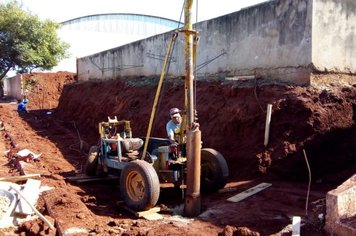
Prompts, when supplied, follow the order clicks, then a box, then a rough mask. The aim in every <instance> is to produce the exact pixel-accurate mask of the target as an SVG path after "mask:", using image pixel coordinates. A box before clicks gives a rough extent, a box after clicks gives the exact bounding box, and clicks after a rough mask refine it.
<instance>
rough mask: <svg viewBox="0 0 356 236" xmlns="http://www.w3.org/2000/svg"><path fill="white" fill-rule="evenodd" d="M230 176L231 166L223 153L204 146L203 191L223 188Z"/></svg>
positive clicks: (202, 156) (214, 190) (201, 182)
mask: <svg viewBox="0 0 356 236" xmlns="http://www.w3.org/2000/svg"><path fill="white" fill-rule="evenodd" d="M228 176H229V167H228V166H227V163H226V160H225V158H224V157H223V155H221V153H219V152H218V151H216V150H214V149H211V148H203V149H202V150H201V179H200V187H201V191H202V192H203V193H209V192H216V191H218V190H219V189H222V188H223V187H224V186H225V184H226V181H227V178H228Z"/></svg>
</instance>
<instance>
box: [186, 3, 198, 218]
mask: <svg viewBox="0 0 356 236" xmlns="http://www.w3.org/2000/svg"><path fill="white" fill-rule="evenodd" d="M192 5H193V0H185V4H184V22H185V27H184V29H183V30H182V31H183V32H184V33H185V37H184V38H185V44H184V57H185V72H186V75H185V89H186V95H185V99H187V101H185V104H186V105H187V107H186V112H187V121H186V127H185V130H186V132H187V142H186V143H187V147H186V148H187V179H186V182H187V191H186V195H185V201H184V214H185V215H186V216H188V217H194V216H197V215H199V214H200V211H201V197H200V174H201V167H200V165H201V154H200V151H201V150H200V149H201V131H200V129H199V124H198V123H197V122H196V112H195V111H196V110H195V102H194V98H195V96H194V92H195V91H194V86H193V84H194V83H193V81H194V74H193V72H194V58H193V51H194V50H193V39H194V36H196V34H197V33H196V31H194V30H193V25H192V22H191V18H192V17H191V16H192Z"/></svg>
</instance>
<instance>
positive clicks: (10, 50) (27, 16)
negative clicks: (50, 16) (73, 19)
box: [0, 1, 69, 80]
mask: <svg viewBox="0 0 356 236" xmlns="http://www.w3.org/2000/svg"><path fill="white" fill-rule="evenodd" d="M59 26H60V25H59V24H57V23H55V22H53V21H50V20H44V21H41V20H40V19H39V18H38V16H36V15H32V14H31V13H28V12H25V11H24V10H22V9H21V8H20V6H19V5H18V3H17V2H16V1H10V2H9V3H7V4H1V3H0V80H1V79H2V78H3V77H4V76H5V75H6V73H7V72H8V71H9V70H15V71H17V72H19V73H23V72H31V71H32V70H33V69H35V68H40V69H44V70H49V69H51V68H53V67H54V66H56V65H57V64H58V63H59V61H61V60H62V59H64V58H66V57H67V56H68V55H67V49H68V48H69V45H68V44H67V43H65V42H62V41H61V40H60V39H59V37H58V35H57V31H56V30H57V29H58V28H59Z"/></svg>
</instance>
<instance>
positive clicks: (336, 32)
mask: <svg viewBox="0 0 356 236" xmlns="http://www.w3.org/2000/svg"><path fill="white" fill-rule="evenodd" d="M313 11H314V14H313V15H314V18H313V51H312V55H313V60H312V61H313V64H314V66H315V68H316V69H317V70H319V71H327V72H345V73H353V74H356V1H355V0H314V7H313Z"/></svg>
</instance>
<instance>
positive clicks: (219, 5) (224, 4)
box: [0, 0, 267, 72]
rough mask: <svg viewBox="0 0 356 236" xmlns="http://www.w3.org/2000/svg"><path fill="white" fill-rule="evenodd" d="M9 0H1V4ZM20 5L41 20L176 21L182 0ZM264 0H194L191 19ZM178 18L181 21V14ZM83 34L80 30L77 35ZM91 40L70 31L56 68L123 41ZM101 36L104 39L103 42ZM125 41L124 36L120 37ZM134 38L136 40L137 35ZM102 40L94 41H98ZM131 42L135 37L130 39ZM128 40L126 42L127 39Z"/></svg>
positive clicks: (30, 1) (71, 67)
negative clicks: (123, 16) (121, 17)
mask: <svg viewBox="0 0 356 236" xmlns="http://www.w3.org/2000/svg"><path fill="white" fill-rule="evenodd" d="M8 1H9V0H0V3H4V2H8ZM17 1H18V2H19V3H20V4H21V5H22V8H23V9H24V10H26V11H29V12H31V13H32V14H35V15H38V16H39V17H40V18H41V19H42V20H44V19H51V20H53V21H56V22H63V21H67V20H70V19H73V18H77V17H81V16H87V15H94V14H104V13H135V14H144V15H153V16H159V17H164V18H168V19H173V20H179V17H180V14H181V10H182V7H183V2H184V0H17ZM266 1H267V0H194V6H193V13H194V14H193V19H192V21H193V22H195V21H196V20H197V21H204V20H208V19H211V18H215V17H218V16H221V15H225V14H229V13H232V12H236V11H239V10H240V9H241V8H245V7H249V6H252V5H256V4H259V3H261V2H266ZM197 2H198V19H196V16H195V13H196V3H197ZM182 17H183V18H182V19H181V21H184V16H182ZM80 35H81V36H83V35H84V34H83V32H81V34H80ZM62 36H63V35H62ZM87 38H89V39H91V40H85V41H83V37H79V36H78V37H73V33H72V34H71V35H70V36H69V37H66V38H63V40H64V41H66V42H68V43H70V45H71V49H70V54H71V57H70V58H69V59H65V60H63V61H61V62H60V64H59V65H58V66H57V67H56V68H54V69H55V70H67V71H73V72H74V71H75V70H76V58H77V57H82V56H86V55H90V54H92V53H95V52H99V51H103V50H106V49H108V48H112V47H117V46H120V45H122V44H123V43H122V42H121V43H120V44H119V42H118V41H117V38H121V37H117V36H116V35H111V36H110V37H109V36H106V37H103V36H102V35H91V36H90V37H87ZM103 38H105V39H106V41H105V42H104V41H103ZM123 39H125V40H127V37H126V38H125V37H123ZM135 40H138V39H137V38H136V39H135ZM99 41H100V42H101V43H97V42H99ZM133 41H134V40H133ZM126 43H127V42H126Z"/></svg>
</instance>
